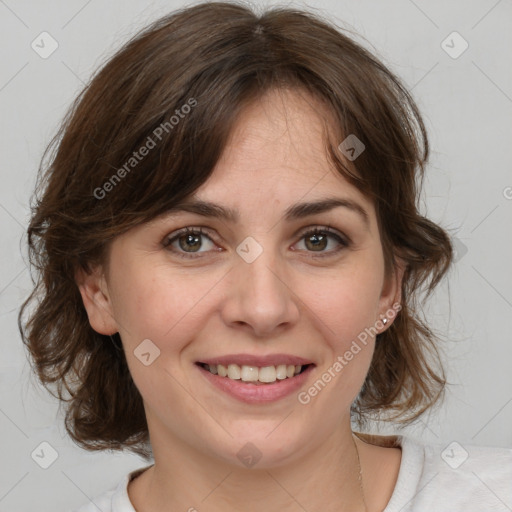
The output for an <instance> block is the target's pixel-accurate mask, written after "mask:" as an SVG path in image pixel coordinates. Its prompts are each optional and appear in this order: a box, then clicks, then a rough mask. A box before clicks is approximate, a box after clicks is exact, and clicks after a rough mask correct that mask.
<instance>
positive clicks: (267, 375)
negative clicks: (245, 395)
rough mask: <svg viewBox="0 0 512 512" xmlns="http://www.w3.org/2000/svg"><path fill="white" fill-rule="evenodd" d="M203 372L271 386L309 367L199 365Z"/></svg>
mask: <svg viewBox="0 0 512 512" xmlns="http://www.w3.org/2000/svg"><path fill="white" fill-rule="evenodd" d="M199 364H200V365H201V366H202V367H203V368H204V369H205V370H208V371H209V372H210V373H212V374H213V375H218V376H219V377H225V378H227V379H231V380H241V381H243V382H247V383H252V384H256V385H259V384H271V383H273V382H276V381H277V380H285V379H290V378H292V377H294V376H295V375H299V374H300V373H302V371H304V370H305V369H306V368H307V366H309V365H292V364H288V365H287V364H279V365H277V366H275V365H270V366H262V367H258V366H249V365H242V366H239V365H238V364H234V363H231V364H228V365H223V364H205V363H199Z"/></svg>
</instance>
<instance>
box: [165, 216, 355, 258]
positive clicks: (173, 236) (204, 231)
mask: <svg viewBox="0 0 512 512" xmlns="http://www.w3.org/2000/svg"><path fill="white" fill-rule="evenodd" d="M187 233H191V234H199V235H205V236H206V237H207V238H209V239H210V240H211V241H212V242H213V243H216V244H217V242H216V241H215V235H213V236H212V230H210V229H209V228H205V227H203V226H186V227H184V228H181V229H178V230H176V231H173V232H172V233H170V234H168V235H166V236H165V237H164V239H163V241H162V245H163V247H164V248H167V247H169V246H170V245H171V244H172V243H173V242H175V241H176V240H177V239H178V238H179V237H180V236H183V235H186V234H187ZM315 233H325V234H327V235H328V236H329V237H330V238H335V239H337V241H338V243H339V245H340V246H341V247H340V248H338V249H334V250H330V251H319V252H318V253H316V254H315V252H316V251H305V252H307V253H309V254H310V255H312V256H313V257H327V256H333V255H335V254H337V253H338V252H340V251H341V250H343V249H345V248H347V247H349V246H351V245H352V240H351V239H350V237H348V236H347V235H345V234H344V233H342V232H340V231H338V230H337V229H334V228H332V227H331V226H330V225H320V224H313V225H310V226H307V227H304V228H301V229H300V230H298V231H297V232H296V233H295V234H294V235H293V236H294V238H296V237H299V239H298V240H297V242H296V243H298V242H300V241H301V240H302V239H303V238H304V237H305V236H306V235H310V236H311V235H314V234H315ZM294 245H295V244H294ZM170 250H171V251H172V252H174V253H175V254H177V255H178V256H179V257H183V258H198V257H200V256H194V255H201V254H208V253H209V252H219V251H204V252H196V253H194V252H190V253H187V252H180V251H177V250H173V249H170Z"/></svg>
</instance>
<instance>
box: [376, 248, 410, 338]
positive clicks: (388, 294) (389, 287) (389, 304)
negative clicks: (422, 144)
mask: <svg viewBox="0 0 512 512" xmlns="http://www.w3.org/2000/svg"><path fill="white" fill-rule="evenodd" d="M406 268H407V263H406V262H405V261H404V260H403V259H402V258H400V257H398V256H397V257H395V264H394V265H393V272H392V273H391V275H389V276H387V278H386V279H385V280H384V285H383V287H382V292H381V296H380V300H379V318H378V319H376V320H382V319H384V318H387V322H386V324H385V327H384V329H382V330H383V331H384V330H386V329H387V328H388V327H389V326H390V325H391V324H392V323H393V321H394V319H395V318H396V315H397V314H398V312H399V311H400V309H401V301H402V280H403V278H404V272H405V269H406Z"/></svg>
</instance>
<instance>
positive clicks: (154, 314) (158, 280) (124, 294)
mask: <svg viewBox="0 0 512 512" xmlns="http://www.w3.org/2000/svg"><path fill="white" fill-rule="evenodd" d="M117 278H118V279H117V283H118V287H117V290H118V293H117V295H116V299H117V300H116V301H115V306H116V307H115V314H116V319H117V320H119V323H120V324H121V326H122V328H123V329H124V331H125V337H126V338H127V340H129V344H130V345H133V344H137V343H140V342H141V341H142V340H143V339H146V338H149V339H154V340H155V342H156V343H158V341H157V340H160V341H162V340H164V339H165V338H169V337H171V338H173V337H174V336H173V331H179V333H180V335H181V336H182V337H183V334H185V335H186V332H185V331H186V330H187V326H190V324H191V323H192V324H193V323H194V309H195V308H196V306H197V305H198V303H199V302H200V300H201V298H202V297H203V296H204V295H205V294H206V293H207V291H208V288H209V287H208V286H206V285H207V284H208V282H209V280H208V279H204V278H203V279H202V280H192V279H190V276H186V275H183V276H181V275H176V274H172V275H171V273H170V272H168V270H167V271H166V272H165V271H164V269H163V268H162V269H160V268H159V267H158V266H147V267H145V268H144V271H142V268H132V269H130V270H128V269H127V271H126V272H123V273H122V274H121V273H120V274H119V275H118V276H117ZM205 281H206V282H205ZM185 337H186V336H185Z"/></svg>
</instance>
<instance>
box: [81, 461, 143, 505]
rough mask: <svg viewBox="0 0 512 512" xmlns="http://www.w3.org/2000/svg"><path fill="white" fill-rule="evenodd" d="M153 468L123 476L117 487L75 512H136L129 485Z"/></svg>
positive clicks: (137, 470)
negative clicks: (131, 481)
mask: <svg viewBox="0 0 512 512" xmlns="http://www.w3.org/2000/svg"><path fill="white" fill-rule="evenodd" d="M149 467H151V466H146V467H143V468H139V469H136V470H135V471H131V472H129V473H127V474H125V475H124V476H123V478H121V480H120V481H119V483H118V484H117V486H115V487H113V488H112V489H109V490H108V491H105V492H104V493H103V494H101V495H99V496H96V497H95V498H93V499H92V500H90V501H89V503H86V504H85V505H82V506H81V507H80V508H78V509H76V510H74V511H73V512H98V511H101V512H135V509H134V508H133V505H132V503H131V502H130V498H129V496H128V483H129V482H130V480H133V479H134V478H135V477H137V476H138V475H140V474H141V473H142V472H144V471H145V470H146V469H148V468H149Z"/></svg>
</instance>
